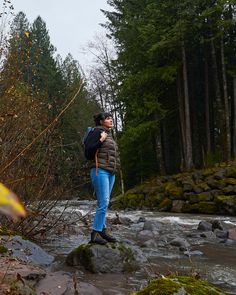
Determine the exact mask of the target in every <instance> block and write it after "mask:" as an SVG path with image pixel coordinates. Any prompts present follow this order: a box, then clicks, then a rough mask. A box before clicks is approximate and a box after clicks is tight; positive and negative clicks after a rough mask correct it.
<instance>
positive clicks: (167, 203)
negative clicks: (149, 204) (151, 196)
mask: <svg viewBox="0 0 236 295" xmlns="http://www.w3.org/2000/svg"><path fill="white" fill-rule="evenodd" d="M171 207H172V201H171V200H170V199H168V198H165V199H164V200H163V201H162V202H161V203H160V205H159V206H158V209H159V210H162V211H168V210H170V209H171Z"/></svg>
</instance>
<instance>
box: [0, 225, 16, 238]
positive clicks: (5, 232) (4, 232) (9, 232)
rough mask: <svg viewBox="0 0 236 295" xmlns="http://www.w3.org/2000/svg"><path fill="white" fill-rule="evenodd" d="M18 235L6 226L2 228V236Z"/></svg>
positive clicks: (0, 229) (0, 233)
mask: <svg viewBox="0 0 236 295" xmlns="http://www.w3.org/2000/svg"><path fill="white" fill-rule="evenodd" d="M14 234H16V233H15V232H13V231H12V230H11V229H9V228H8V227H6V226H0V236H11V235H14Z"/></svg>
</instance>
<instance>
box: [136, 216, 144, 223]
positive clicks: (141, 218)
mask: <svg viewBox="0 0 236 295" xmlns="http://www.w3.org/2000/svg"><path fill="white" fill-rule="evenodd" d="M145 221H146V218H145V217H142V216H141V217H139V219H138V221H137V222H138V223H139V222H145Z"/></svg>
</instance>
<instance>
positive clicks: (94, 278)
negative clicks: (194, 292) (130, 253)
mask: <svg viewBox="0 0 236 295" xmlns="http://www.w3.org/2000/svg"><path fill="white" fill-rule="evenodd" d="M91 208H93V209H95V203H94V202H91V201H71V203H70V207H69V208H68V209H67V211H66V212H67V213H66V214H68V215H72V214H74V213H75V212H76V213H78V214H80V215H83V216H86V214H87V213H88V212H90V210H91ZM62 209H63V204H61V205H60V206H58V207H57V208H55V210H57V211H58V212H60V211H61V210H62ZM116 213H117V211H116V212H114V211H110V210H109V211H108V221H110V223H111V222H113V223H114V220H115V218H116ZM93 214H94V210H92V213H91V214H90V215H89V217H88V218H87V222H86V223H84V222H81V221H78V222H77V223H76V224H74V227H75V230H76V233H66V232H65V233H63V234H61V235H60V236H58V235H51V237H50V239H47V240H46V241H45V242H44V243H43V245H42V246H43V248H44V249H45V250H46V251H47V252H49V253H50V254H52V255H54V256H55V257H56V259H55V262H54V263H53V265H52V266H51V270H53V271H56V270H63V271H65V272H69V273H72V274H74V273H75V274H76V277H77V279H78V281H82V282H87V283H91V284H92V285H94V286H96V287H97V288H98V289H100V290H101V291H102V293H103V294H104V295H108V294H109V295H112V294H114V295H125V294H130V293H132V291H135V290H139V289H140V288H142V287H144V286H145V285H146V284H147V282H148V280H149V279H150V278H152V277H157V276H159V275H168V274H170V273H177V274H193V275H197V276H199V277H201V278H204V279H207V280H208V281H210V282H212V283H213V284H215V285H217V286H219V287H222V288H225V289H226V290H227V291H230V293H231V294H236V243H234V242H232V241H227V242H224V241H222V240H219V239H215V238H212V237H210V238H207V239H206V238H203V237H200V234H199V232H198V231H197V226H198V224H199V222H200V221H201V220H205V221H208V220H211V221H212V220H219V221H221V222H222V224H223V225H224V226H225V227H226V228H230V227H235V226H236V217H228V216H213V215H194V214H174V213H164V212H149V211H138V210H137V211H119V212H118V214H119V218H120V220H123V219H124V222H123V224H112V225H111V230H113V231H112V232H113V235H115V236H116V237H117V238H118V240H120V241H123V242H125V243H126V244H127V245H130V246H132V247H133V248H135V249H136V250H138V251H139V252H140V253H141V254H140V257H141V258H140V264H141V268H140V270H139V271H136V272H134V273H131V274H91V273H88V272H87V271H85V270H84V269H83V268H72V267H69V266H66V265H65V263H64V261H65V257H66V255H67V254H68V253H69V252H70V251H71V250H72V249H74V248H75V247H77V246H78V245H80V244H83V243H87V242H88V241H89V232H90V221H91V219H92V215H93ZM128 219H130V221H131V222H130V223H129V222H127V220H128ZM143 221H146V222H147V221H148V222H149V223H150V224H151V226H152V228H154V231H153V232H154V235H153V237H152V238H151V239H149V237H148V236H145V232H141V231H142V229H143V225H144V222H143ZM150 224H149V225H150ZM176 237H180V238H183V239H186V240H187V241H188V242H189V244H190V245H191V246H190V248H191V251H194V250H198V251H200V252H201V253H200V254H202V255H200V254H199V255H198V254H197V255H196V256H190V257H189V256H187V255H186V253H185V254H184V252H182V251H180V250H179V249H178V248H176V247H173V246H171V245H170V244H169V241H170V240H171V239H174V238H176ZM148 240H149V241H148ZM147 241H148V242H147ZM142 257H145V258H146V260H145V259H144V260H143V261H142Z"/></svg>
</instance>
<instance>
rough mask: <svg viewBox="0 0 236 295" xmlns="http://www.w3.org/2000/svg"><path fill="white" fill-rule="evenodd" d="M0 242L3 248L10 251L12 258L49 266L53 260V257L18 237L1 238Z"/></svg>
mask: <svg viewBox="0 0 236 295" xmlns="http://www.w3.org/2000/svg"><path fill="white" fill-rule="evenodd" d="M1 240H2V241H3V242H4V241H5V244H4V245H5V247H6V248H8V250H11V253H12V257H15V258H19V259H21V260H23V261H25V262H27V263H29V262H30V263H33V264H36V265H39V266H49V265H50V264H51V263H52V262H53V260H54V257H53V256H51V255H49V254H48V253H46V252H45V251H44V250H43V249H42V248H41V247H39V246H38V245H36V244H34V243H33V242H30V241H28V240H24V239H23V238H22V237H20V236H14V237H8V236H2V237H1Z"/></svg>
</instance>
